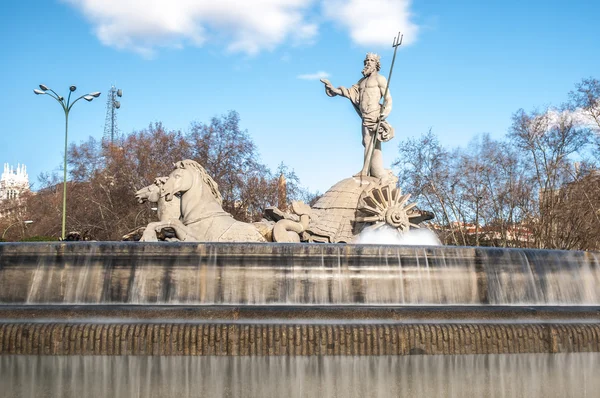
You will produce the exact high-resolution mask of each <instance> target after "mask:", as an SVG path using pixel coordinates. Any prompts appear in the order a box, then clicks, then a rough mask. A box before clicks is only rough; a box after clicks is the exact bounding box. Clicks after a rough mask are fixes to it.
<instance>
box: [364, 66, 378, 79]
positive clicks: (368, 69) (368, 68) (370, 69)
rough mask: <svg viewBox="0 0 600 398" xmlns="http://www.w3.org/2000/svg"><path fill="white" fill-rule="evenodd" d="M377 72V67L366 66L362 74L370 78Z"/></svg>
mask: <svg viewBox="0 0 600 398" xmlns="http://www.w3.org/2000/svg"><path fill="white" fill-rule="evenodd" d="M376 71H377V67H376V66H365V67H364V68H363V70H362V74H363V76H364V77H367V76H370V75H371V73H373V72H376Z"/></svg>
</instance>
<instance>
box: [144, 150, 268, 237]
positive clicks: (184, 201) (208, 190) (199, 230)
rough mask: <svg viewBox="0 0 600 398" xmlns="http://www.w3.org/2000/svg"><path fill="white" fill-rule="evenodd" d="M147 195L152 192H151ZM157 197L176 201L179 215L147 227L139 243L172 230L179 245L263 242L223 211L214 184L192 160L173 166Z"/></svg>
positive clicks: (251, 227) (252, 229) (253, 230)
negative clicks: (187, 243)
mask: <svg viewBox="0 0 600 398" xmlns="http://www.w3.org/2000/svg"><path fill="white" fill-rule="evenodd" d="M149 191H151V192H154V190H153V189H150V190H149ZM138 192H139V191H138ZM153 196H154V197H153V199H154V198H155V196H156V194H155V193H153ZM160 197H161V198H164V201H165V202H167V203H168V202H172V201H174V200H175V201H177V200H179V201H180V206H179V208H180V212H179V213H176V214H171V215H170V216H171V218H168V219H167V218H166V217H165V216H162V217H161V220H160V221H157V222H153V223H150V224H148V226H147V227H146V229H145V231H144V233H143V235H142V238H141V239H140V240H141V241H145V242H152V241H156V240H157V233H159V232H160V231H161V230H162V229H163V228H172V229H174V230H175V235H176V238H177V240H179V241H192V242H264V241H265V238H264V237H263V235H261V234H260V232H259V231H258V229H257V228H256V227H255V226H254V225H252V224H247V223H244V222H241V221H237V220H235V219H234V218H233V217H232V216H231V214H229V213H227V212H226V211H224V210H223V208H222V207H221V203H222V198H221V193H220V192H219V188H218V185H217V183H216V182H215V181H214V180H213V179H212V177H211V176H209V175H208V173H207V172H206V170H204V168H203V167H202V166H201V165H199V164H198V163H197V162H195V161H193V160H189V159H188V160H182V161H179V162H177V163H175V170H173V172H171V174H169V177H168V178H167V179H166V181H164V183H163V184H161V186H160ZM178 197H179V199H178ZM171 208H172V209H175V208H176V207H175V206H173V207H171Z"/></svg>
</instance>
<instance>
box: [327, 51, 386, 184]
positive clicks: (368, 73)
mask: <svg viewBox="0 0 600 398" xmlns="http://www.w3.org/2000/svg"><path fill="white" fill-rule="evenodd" d="M380 69H381V63H380V57H379V55H377V54H374V53H367V55H366V57H365V61H364V68H363V70H362V74H363V78H361V79H360V80H359V81H358V82H357V83H356V84H355V85H353V86H352V87H350V88H345V87H338V88H335V87H333V85H332V84H331V83H330V82H329V81H328V80H326V79H321V82H322V83H324V84H325V92H326V94H327V95H328V96H330V97H335V96H336V95H340V96H342V97H346V98H348V99H349V100H350V101H351V102H352V105H353V106H354V109H355V110H356V112H357V113H358V115H359V116H360V117H361V119H362V143H363V146H364V148H365V152H364V153H365V157H364V162H363V163H364V164H363V168H362V170H361V171H360V172H359V173H358V174H357V176H366V175H367V173H368V170H369V169H370V175H371V176H373V177H377V178H383V177H387V176H388V175H389V171H388V170H386V169H384V168H383V158H382V156H381V142H382V141H384V142H385V141H388V140H390V139H391V138H392V137H393V134H394V130H393V128H392V127H391V126H390V125H389V124H388V123H387V122H386V121H385V119H386V118H387V117H388V115H389V114H390V112H391V110H392V95H391V94H390V92H389V90H386V88H387V80H386V78H385V77H384V76H382V75H380V74H379V70H380ZM382 98H383V100H384V104H385V106H383V105H382V104H381V103H380V102H381V99H382ZM378 124H379V129H377V126H378ZM376 129H377V130H378V131H375V130H376ZM374 134H378V139H377V140H375V147H374V149H373V153H372V156H371V158H370V165H369V164H368V158H369V156H368V154H369V152H370V151H371V146H372V143H373V142H374V140H373V135H374Z"/></svg>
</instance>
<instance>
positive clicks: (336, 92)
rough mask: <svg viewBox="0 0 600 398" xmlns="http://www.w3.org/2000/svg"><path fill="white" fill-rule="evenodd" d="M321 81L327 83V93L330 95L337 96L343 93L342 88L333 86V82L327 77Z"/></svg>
mask: <svg viewBox="0 0 600 398" xmlns="http://www.w3.org/2000/svg"><path fill="white" fill-rule="evenodd" d="M321 83H323V84H324V85H325V93H326V94H327V95H328V96H330V97H335V96H336V95H342V90H340V89H339V88H335V87H333V84H331V82H330V81H329V80H327V79H321Z"/></svg>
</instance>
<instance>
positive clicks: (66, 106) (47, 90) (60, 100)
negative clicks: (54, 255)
mask: <svg viewBox="0 0 600 398" xmlns="http://www.w3.org/2000/svg"><path fill="white" fill-rule="evenodd" d="M75 90H77V87H75V86H71V87H69V96H68V97H67V100H66V101H65V98H64V97H62V96H60V95H58V94H56V92H55V91H54V90H52V89H51V88H48V87H47V86H45V85H43V84H40V89H39V90H38V89H37V88H36V89H34V90H33V92H34V93H35V94H36V95H42V94H46V95H49V96H50V97H52V98H54V99H55V100H56V101H57V102H58V103H59V104H60V106H62V108H63V111H64V112H65V160H64V166H63V168H64V175H63V210H62V240H65V229H66V224H67V143H68V141H67V137H68V135H69V112H70V111H71V108H73V105H75V103H76V102H77V101H79V100H80V99H82V98H83V99H84V100H86V101H88V102H91V101H92V100H93V99H94V98H98V97H99V96H100V92H99V91H95V92H93V93H89V94H84V95H82V96H81V97H79V98H77V99H76V100H75V101H73V102H71V94H72V93H73V92H74V91H75Z"/></svg>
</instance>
